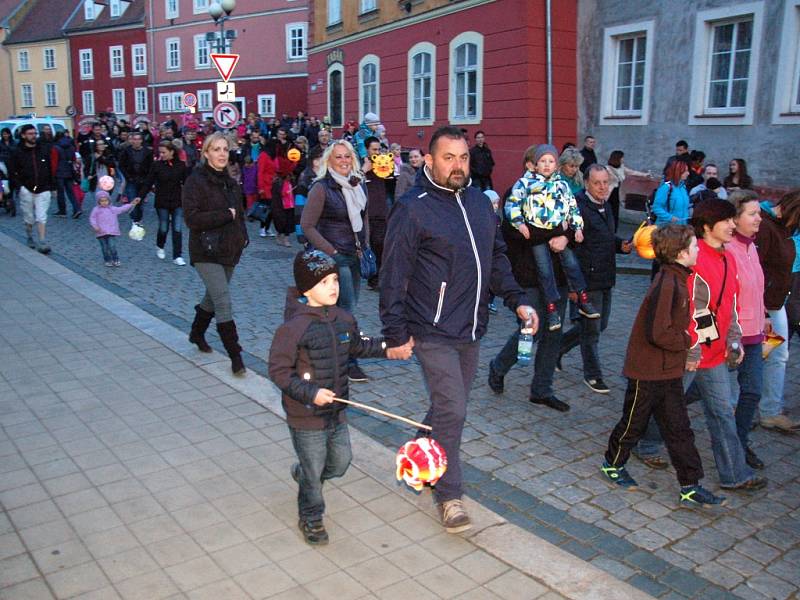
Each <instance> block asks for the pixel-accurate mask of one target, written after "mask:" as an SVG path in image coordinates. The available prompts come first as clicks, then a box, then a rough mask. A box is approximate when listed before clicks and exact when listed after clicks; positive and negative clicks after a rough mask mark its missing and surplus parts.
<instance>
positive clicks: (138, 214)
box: [125, 181, 144, 223]
mask: <svg viewBox="0 0 800 600" xmlns="http://www.w3.org/2000/svg"><path fill="white" fill-rule="evenodd" d="M125 196H126V197H127V198H128V202H130V201H131V200H133V199H134V198H137V197H138V196H139V189H138V186H137V185H136V184H135V183H131V182H130V181H126V182H125ZM129 214H130V215H131V221H133V222H134V223H139V222H140V221H141V220H142V218H143V216H144V198H142V202H140V203H139V204H137V205H136V206H134V207H133V208H132V209H131V212H130V213H129Z"/></svg>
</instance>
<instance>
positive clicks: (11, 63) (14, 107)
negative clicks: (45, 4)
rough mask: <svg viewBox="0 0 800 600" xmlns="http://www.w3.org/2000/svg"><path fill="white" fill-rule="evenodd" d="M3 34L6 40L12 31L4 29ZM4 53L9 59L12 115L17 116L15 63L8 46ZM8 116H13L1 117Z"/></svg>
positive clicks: (4, 48) (4, 47)
mask: <svg viewBox="0 0 800 600" xmlns="http://www.w3.org/2000/svg"><path fill="white" fill-rule="evenodd" d="M3 33H4V34H5V35H4V36H3V39H4V40H5V39H6V38H7V37H8V36H9V35H11V30H10V29H4V31H3ZM3 52H4V53H5V55H6V58H7V59H8V81H9V82H10V83H11V85H10V86H9V87H10V88H11V110H12V111H13V113H12V114H15V115H16V114H17V92H16V87H17V86H16V85H14V84H15V83H16V81H15V80H14V61H13V56H12V54H11V49H10V48H9V47H8V46H6V45H5V44H3ZM6 116H9V117H10V116H11V115H0V117H3V118H5V117H6Z"/></svg>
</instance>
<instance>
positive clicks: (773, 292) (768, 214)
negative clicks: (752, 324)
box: [756, 201, 795, 310]
mask: <svg viewBox="0 0 800 600" xmlns="http://www.w3.org/2000/svg"><path fill="white" fill-rule="evenodd" d="M761 218H762V220H761V226H760V227H759V228H758V233H756V246H757V248H758V257H759V259H760V260H761V268H762V269H763V270H764V304H765V305H766V307H767V310H780V309H781V307H783V305H784V304H785V303H786V298H787V296H788V295H789V290H791V289H792V264H793V263H794V260H795V247H794V242H793V241H792V233H791V232H790V231H789V230H788V229H786V227H784V226H783V223H781V222H780V221H779V220H778V219H777V218H776V217H775V213H773V212H772V204H770V202H769V201H764V202H762V203H761Z"/></svg>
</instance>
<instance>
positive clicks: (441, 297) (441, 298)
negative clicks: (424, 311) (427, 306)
mask: <svg viewBox="0 0 800 600" xmlns="http://www.w3.org/2000/svg"><path fill="white" fill-rule="evenodd" d="M445 289H447V282H446V281H443V282H442V285H441V286H439V302H438V304H437V305H436V315H435V316H434V317H433V326H434V327H436V326H437V325H438V324H439V319H440V318H441V316H442V306H444V291H445Z"/></svg>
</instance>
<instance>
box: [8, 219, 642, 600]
mask: <svg viewBox="0 0 800 600" xmlns="http://www.w3.org/2000/svg"><path fill="white" fill-rule="evenodd" d="M0 246H2V247H4V248H6V249H7V250H9V251H10V252H12V253H14V254H15V255H17V256H18V257H19V258H21V259H22V260H25V261H26V262H28V263H30V264H31V265H32V266H34V267H36V268H38V269H40V270H41V271H43V272H44V273H46V274H48V275H50V276H52V277H53V278H54V279H56V280H57V281H59V282H60V283H62V284H64V285H66V286H67V287H69V288H71V289H73V290H75V291H76V292H78V293H79V294H81V295H82V296H84V297H85V298H87V299H89V300H91V301H93V302H95V303H96V304H98V305H99V306H101V307H102V308H105V309H106V310H108V311H109V312H110V313H112V314H113V315H115V316H116V317H118V318H120V319H122V320H123V321H125V322H127V323H129V324H130V325H132V326H134V327H136V328H137V329H139V330H140V331H142V332H143V333H145V334H147V335H148V336H150V337H151V338H153V339H154V340H156V341H158V342H159V343H161V344H163V345H164V346H166V347H167V348H169V349H170V350H172V351H173V352H175V353H177V354H179V355H180V356H182V357H183V358H185V359H186V360H188V361H189V362H191V363H193V364H194V365H196V366H197V367H199V368H201V369H203V370H204V371H206V372H207V373H209V374H210V375H212V376H214V377H216V378H217V379H219V380H220V381H222V382H223V383H225V384H226V385H228V386H230V387H231V388H233V389H235V390H236V391H238V392H239V393H241V394H243V395H245V396H248V397H249V398H250V399H252V400H253V401H254V402H256V403H258V404H260V405H261V406H263V407H264V408H266V409H267V410H269V411H270V412H272V413H273V414H275V415H276V416H278V417H280V418H281V419H282V420H283V419H284V413H283V409H282V407H281V401H280V394H279V392H278V391H277V389H276V388H275V387H274V385H273V384H272V383H271V382H269V381H268V380H267V379H266V378H265V377H263V376H261V375H259V374H257V373H254V372H253V371H250V372H249V373H248V375H247V377H245V378H241V379H239V378H236V377H233V375H232V374H231V373H230V368H229V361H228V358H227V357H225V356H223V355H222V354H220V353H218V352H214V353H212V354H201V353H199V352H197V351H196V349H195V348H194V346H193V345H192V344H190V343H189V341H188V339H187V335H186V332H183V331H180V330H178V329H176V328H175V327H173V326H172V325H169V324H168V323H165V322H163V321H161V320H159V319H158V318H156V317H154V316H152V315H150V314H148V313H147V312H146V311H144V310H142V309H141V308H139V307H137V306H135V305H134V304H132V303H131V302H128V301H127V300H125V299H123V298H120V297H119V296H117V295H115V294H114V293H112V292H110V291H108V290H105V289H103V288H102V287H100V286H98V285H97V284H95V283H93V282H91V281H87V280H86V279H85V278H84V277H82V276H80V275H78V274H76V273H74V272H72V271H70V270H69V269H68V268H66V267H64V266H62V265H60V264H58V263H57V262H55V261H53V260H51V259H49V258H47V257H45V256H42V255H40V254H38V253H36V252H32V251H31V250H30V249H28V248H27V247H25V246H23V245H22V244H20V243H19V242H17V241H16V240H14V239H13V238H11V237H9V236H7V235H6V234H4V233H0ZM350 435H351V438H352V441H353V444H352V445H353V455H354V457H353V464H354V465H355V466H357V467H358V468H359V469H361V470H363V471H364V472H365V473H367V474H368V475H369V476H370V477H372V478H373V479H375V480H376V481H378V482H379V483H381V484H382V485H383V486H385V487H386V488H388V489H389V490H390V491H393V492H394V493H396V494H401V493H402V494H403V498H404V499H405V500H409V493H411V492H409V491H407V490H406V488H404V487H401V486H402V484H400V483H398V482H397V481H395V478H394V453H393V451H392V450H391V449H389V448H386V447H385V446H383V445H382V444H381V443H380V442H378V441H376V440H373V439H372V438H370V437H369V436H367V435H366V434H364V433H362V432H360V431H358V430H357V429H355V428H354V427H351V428H350ZM414 496H415V498H413V499H411V501H412V503H413V504H414V505H416V506H417V508H419V510H421V511H423V512H424V513H426V514H428V515H429V516H431V517H433V518H434V519H436V520H438V514H437V511H436V509H435V507H434V506H433V502H432V500H431V497H430V493H429V492H427V491H426V492H423V493H421V494H414ZM467 506H468V507H469V511H470V514H471V516H472V519H473V529H472V530H470V531H469V532H468V533H466V534H464V535H463V536H462V537H463V538H464V539H467V540H469V541H470V542H471V543H472V544H473V545H474V546H476V547H477V548H480V549H481V550H483V551H485V552H487V553H489V554H491V555H493V556H495V557H496V558H498V559H499V560H501V561H503V562H505V563H507V564H508V565H510V566H512V567H514V568H515V569H517V570H519V571H521V572H523V573H525V574H527V575H528V576H530V577H532V578H533V579H535V580H537V581H539V582H541V583H543V584H544V585H546V586H548V587H550V588H552V589H553V590H555V591H556V592H558V593H560V594H562V595H564V596H566V597H568V598H571V599H574V600H603V599H609V600H612V599H613V600H617V599H619V598H626V599H631V600H639V599H642V600H644V599H646V598H651V596H650V595H648V594H646V593H644V592H642V591H641V590H638V589H637V588H635V587H633V586H631V585H630V584H628V583H626V582H623V581H620V580H618V579H616V578H614V577H613V576H611V575H609V574H608V573H606V572H605V571H602V570H601V569H599V568H597V567H595V566H594V565H591V564H589V563H587V562H585V561H583V560H581V559H580V558H577V557H576V556H573V555H572V554H570V553H568V552H566V551H565V550H562V549H561V548H558V547H557V546H555V545H553V544H551V543H549V542H547V541H545V540H543V539H541V538H539V537H537V536H535V535H534V534H532V533H529V532H527V531H525V530H524V529H522V528H520V527H518V526H516V525H513V524H511V523H509V522H508V521H506V520H505V519H504V518H503V517H501V516H499V515H498V514H496V513H495V512H493V511H491V510H489V509H488V508H486V507H484V506H483V505H481V504H479V503H477V502H475V501H473V500H472V499H470V498H467Z"/></svg>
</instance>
